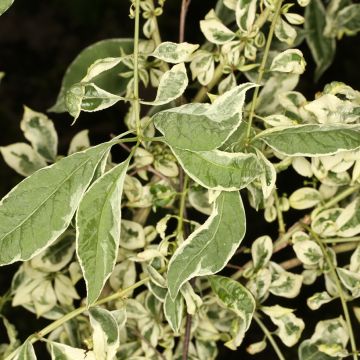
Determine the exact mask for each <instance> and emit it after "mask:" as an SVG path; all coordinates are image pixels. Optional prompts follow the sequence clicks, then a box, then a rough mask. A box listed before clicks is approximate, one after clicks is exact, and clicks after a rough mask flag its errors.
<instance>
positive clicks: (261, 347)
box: [246, 339, 267, 355]
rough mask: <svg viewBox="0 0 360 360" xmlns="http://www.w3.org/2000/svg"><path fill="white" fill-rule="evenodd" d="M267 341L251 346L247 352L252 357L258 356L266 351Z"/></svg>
mask: <svg viewBox="0 0 360 360" xmlns="http://www.w3.org/2000/svg"><path fill="white" fill-rule="evenodd" d="M266 345H267V344H266V340H265V339H264V340H261V341H258V342H255V343H252V344H250V345H249V346H248V347H247V348H246V351H247V352H248V353H249V354H250V355H255V354H258V353H260V352H262V351H264V350H265V349H266Z"/></svg>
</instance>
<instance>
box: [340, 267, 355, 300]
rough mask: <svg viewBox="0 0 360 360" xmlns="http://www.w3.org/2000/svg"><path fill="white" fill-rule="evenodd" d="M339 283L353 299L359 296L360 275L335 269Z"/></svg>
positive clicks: (342, 269) (346, 270)
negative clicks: (349, 292)
mask: <svg viewBox="0 0 360 360" xmlns="http://www.w3.org/2000/svg"><path fill="white" fill-rule="evenodd" d="M336 271H337V273H338V275H339V278H340V281H341V282H342V284H344V286H345V287H346V288H347V289H348V290H350V291H351V294H352V296H353V297H354V298H357V297H359V296H360V274H359V273H357V272H353V271H350V270H348V269H344V268H337V269H336Z"/></svg>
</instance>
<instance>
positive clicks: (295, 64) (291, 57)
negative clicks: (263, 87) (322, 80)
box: [270, 49, 306, 74]
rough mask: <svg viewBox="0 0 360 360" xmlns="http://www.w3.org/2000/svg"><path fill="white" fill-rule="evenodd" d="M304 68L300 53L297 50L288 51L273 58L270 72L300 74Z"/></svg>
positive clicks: (302, 57) (304, 63)
mask: <svg viewBox="0 0 360 360" xmlns="http://www.w3.org/2000/svg"><path fill="white" fill-rule="evenodd" d="M305 66H306V62H305V60H304V56H303V54H302V52H301V51H300V50H298V49H288V50H285V51H283V52H282V53H280V54H278V55H276V56H275V57H274V59H273V61H272V63H271V66H270V71H279V72H284V73H291V74H302V73H303V72H304V71H305Z"/></svg>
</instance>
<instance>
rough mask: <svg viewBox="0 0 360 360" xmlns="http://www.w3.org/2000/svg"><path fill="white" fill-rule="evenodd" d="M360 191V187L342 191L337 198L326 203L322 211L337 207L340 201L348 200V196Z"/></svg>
mask: <svg viewBox="0 0 360 360" xmlns="http://www.w3.org/2000/svg"><path fill="white" fill-rule="evenodd" d="M358 190H360V186H359V185H357V186H352V187H348V188H347V189H346V190H344V191H342V192H341V193H339V194H337V195H336V196H335V197H333V198H332V199H331V200H330V201H328V202H327V203H325V204H324V205H323V206H322V207H321V210H325V209H329V208H331V207H332V206H334V205H336V204H337V203H338V202H339V201H341V200H344V199H346V198H347V197H348V196H350V195H351V194H353V193H354V192H356V191H358Z"/></svg>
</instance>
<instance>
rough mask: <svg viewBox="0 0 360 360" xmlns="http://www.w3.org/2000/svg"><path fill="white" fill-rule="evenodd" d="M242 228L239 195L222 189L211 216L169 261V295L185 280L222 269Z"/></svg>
mask: <svg viewBox="0 0 360 360" xmlns="http://www.w3.org/2000/svg"><path fill="white" fill-rule="evenodd" d="M245 227H246V222H245V211H244V207H243V203H242V200H241V197H240V194H239V193H238V192H222V193H221V194H220V195H219V197H218V198H217V199H216V202H215V205H214V208H213V211H212V213H211V215H210V217H209V218H208V219H207V220H206V222H205V223H204V224H203V225H201V226H200V227H199V228H198V229H197V230H195V231H194V232H193V233H192V234H191V235H190V236H189V237H188V238H187V239H186V240H185V241H184V242H183V243H182V244H181V245H180V246H179V248H178V249H177V250H176V251H175V253H174V255H173V256H172V258H171V260H170V263H169V268H168V277H167V279H168V287H169V292H170V295H171V297H172V298H173V299H174V298H175V297H176V295H177V293H178V292H179V289H180V287H181V286H182V285H183V284H184V283H185V281H187V280H190V279H192V278H194V277H195V276H204V275H212V274H214V273H216V272H218V271H220V270H221V269H223V268H224V266H225V265H226V264H227V262H228V261H229V259H230V258H231V257H232V256H233V254H234V252H235V251H236V249H237V248H238V246H239V245H240V243H241V240H242V239H243V237H244V235H245ZM220 249H221V250H220Z"/></svg>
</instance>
